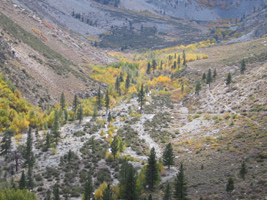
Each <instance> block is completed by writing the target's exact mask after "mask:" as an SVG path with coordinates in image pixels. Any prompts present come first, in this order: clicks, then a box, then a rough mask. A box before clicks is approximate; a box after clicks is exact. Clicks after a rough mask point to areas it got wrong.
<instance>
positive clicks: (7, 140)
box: [0, 132, 11, 155]
mask: <svg viewBox="0 0 267 200" xmlns="http://www.w3.org/2000/svg"><path fill="white" fill-rule="evenodd" d="M1 143H2V144H1V154H0V155H6V154H7V153H8V151H9V149H10V147H11V136H10V135H9V134H8V133H7V132H5V135H4V137H3V139H2V142H1Z"/></svg>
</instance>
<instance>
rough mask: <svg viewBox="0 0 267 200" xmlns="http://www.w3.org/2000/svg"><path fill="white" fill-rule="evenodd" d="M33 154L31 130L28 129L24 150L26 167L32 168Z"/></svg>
mask: <svg viewBox="0 0 267 200" xmlns="http://www.w3.org/2000/svg"><path fill="white" fill-rule="evenodd" d="M32 156H33V153H32V130H31V128H29V131H28V135H27V141H26V149H25V164H26V165H28V166H32V165H33V163H32V161H33V158H32Z"/></svg>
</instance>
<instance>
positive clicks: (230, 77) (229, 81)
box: [226, 72, 232, 89]
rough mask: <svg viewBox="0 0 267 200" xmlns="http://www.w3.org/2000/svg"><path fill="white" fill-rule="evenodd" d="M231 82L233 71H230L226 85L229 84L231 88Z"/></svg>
mask: <svg viewBox="0 0 267 200" xmlns="http://www.w3.org/2000/svg"><path fill="white" fill-rule="evenodd" d="M231 82H232V76H231V73H230V72H229V73H228V76H227V79H226V85H228V86H229V89H230V86H231Z"/></svg>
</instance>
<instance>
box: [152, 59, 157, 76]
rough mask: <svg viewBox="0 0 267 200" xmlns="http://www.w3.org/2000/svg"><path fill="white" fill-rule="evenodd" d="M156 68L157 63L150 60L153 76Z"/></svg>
mask: <svg viewBox="0 0 267 200" xmlns="http://www.w3.org/2000/svg"><path fill="white" fill-rule="evenodd" d="M156 67H157V62H156V60H155V59H153V60H152V68H153V74H154V73H155V70H156Z"/></svg>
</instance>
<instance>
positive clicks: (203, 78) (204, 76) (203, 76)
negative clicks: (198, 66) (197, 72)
mask: <svg viewBox="0 0 267 200" xmlns="http://www.w3.org/2000/svg"><path fill="white" fill-rule="evenodd" d="M202 80H203V81H205V80H206V73H205V72H204V73H203V75H202Z"/></svg>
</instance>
